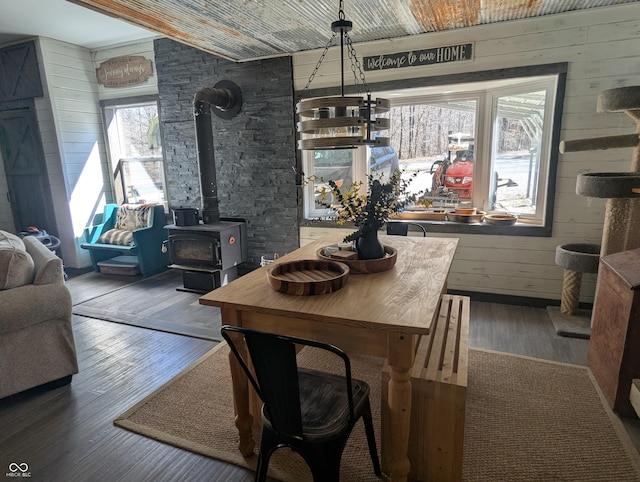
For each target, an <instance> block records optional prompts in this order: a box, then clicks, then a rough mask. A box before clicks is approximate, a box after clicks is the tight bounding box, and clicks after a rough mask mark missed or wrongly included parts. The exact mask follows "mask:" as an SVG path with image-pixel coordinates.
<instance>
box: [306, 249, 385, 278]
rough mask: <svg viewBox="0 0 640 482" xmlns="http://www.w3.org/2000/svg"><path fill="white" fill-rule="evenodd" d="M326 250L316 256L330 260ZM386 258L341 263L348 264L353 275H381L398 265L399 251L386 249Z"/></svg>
mask: <svg viewBox="0 0 640 482" xmlns="http://www.w3.org/2000/svg"><path fill="white" fill-rule="evenodd" d="M324 249H325V248H320V249H319V250H318V251H317V252H316V254H317V255H318V258H320V259H322V260H330V259H331V258H330V255H328V254H325V253H324ZM384 252H385V257H384V258H378V259H343V260H340V263H343V264H346V265H347V266H348V267H349V269H350V271H351V273H352V274H366V273H380V272H381V271H387V270H389V269H391V268H393V266H394V265H395V264H396V261H397V260H398V251H397V250H396V248H392V247H391V246H385V247H384Z"/></svg>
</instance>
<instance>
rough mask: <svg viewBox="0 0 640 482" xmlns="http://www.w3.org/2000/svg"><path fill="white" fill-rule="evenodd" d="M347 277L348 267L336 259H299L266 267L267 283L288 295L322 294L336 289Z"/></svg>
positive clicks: (343, 283)
mask: <svg viewBox="0 0 640 482" xmlns="http://www.w3.org/2000/svg"><path fill="white" fill-rule="evenodd" d="M348 277H349V267H348V266H347V265H345V264H343V263H338V262H337V261H328V260H319V259H301V260H297V261H289V262H287V263H278V264H273V265H270V267H269V268H267V279H268V280H269V285H271V287H272V288H273V289H274V290H276V291H279V292H280V293H285V294H288V295H323V294H326V293H331V292H332V291H338V290H339V289H340V288H342V287H343V286H344V285H345V283H346V282H347V278H348Z"/></svg>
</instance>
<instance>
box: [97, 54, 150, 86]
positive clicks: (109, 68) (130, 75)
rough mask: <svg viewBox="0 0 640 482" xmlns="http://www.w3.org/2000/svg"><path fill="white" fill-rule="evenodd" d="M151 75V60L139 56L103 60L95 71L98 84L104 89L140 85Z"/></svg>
mask: <svg viewBox="0 0 640 482" xmlns="http://www.w3.org/2000/svg"><path fill="white" fill-rule="evenodd" d="M152 75H153V67H152V66H151V60H148V59H145V58H144V57H143V56H141V55H133V56H126V57H115V58H113V59H109V60H105V61H104V62H102V63H100V67H98V68H97V69H96V78H97V79H98V84H102V85H104V86H105V87H129V86H131V85H136V84H141V83H142V82H144V81H145V80H147V79H148V78H149V77H151V76H152Z"/></svg>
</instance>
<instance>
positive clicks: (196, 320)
mask: <svg viewBox="0 0 640 482" xmlns="http://www.w3.org/2000/svg"><path fill="white" fill-rule="evenodd" d="M182 286H183V284H182V276H181V274H180V273H179V272H176V271H174V270H169V271H165V272H163V273H160V274H158V275H155V276H151V277H149V278H143V279H140V280H138V281H136V282H134V283H130V284H128V285H126V286H123V287H120V288H118V289H115V290H110V291H109V292H107V293H104V294H102V295H100V296H96V297H94V298H91V299H88V300H86V301H83V302H81V303H78V304H75V305H74V306H73V314H74V315H80V316H86V317H89V318H96V319H99V320H106V321H112V322H115V323H124V324H127V325H133V326H139V327H142V328H150V329H152V330H158V331H166V332H169V333H176V334H179V335H187V336H192V337H196V338H204V339H207V340H213V341H220V340H221V339H222V337H221V336H220V326H221V317H220V310H219V309H218V308H216V307H213V306H204V305H200V304H199V302H198V299H199V298H200V296H201V295H200V294H198V293H192V292H186V291H182V290H181V288H182Z"/></svg>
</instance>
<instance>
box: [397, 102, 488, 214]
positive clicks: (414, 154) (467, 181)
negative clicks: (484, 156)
mask: <svg viewBox="0 0 640 482" xmlns="http://www.w3.org/2000/svg"><path fill="white" fill-rule="evenodd" d="M476 108H477V101H476V100H460V101H443V102H437V103H429V104H413V105H405V106H398V107H393V108H392V109H391V145H392V146H393V147H394V148H395V150H396V151H397V153H398V155H399V165H400V169H402V170H403V171H404V177H405V178H410V177H411V176H413V175H416V174H417V175H416V177H414V179H413V180H412V182H411V185H410V191H411V192H414V193H418V192H424V193H426V197H428V198H431V199H434V200H436V201H437V202H438V203H446V202H450V201H453V200H457V199H470V198H471V195H472V193H473V171H474V155H475V140H474V136H475V132H476Z"/></svg>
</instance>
